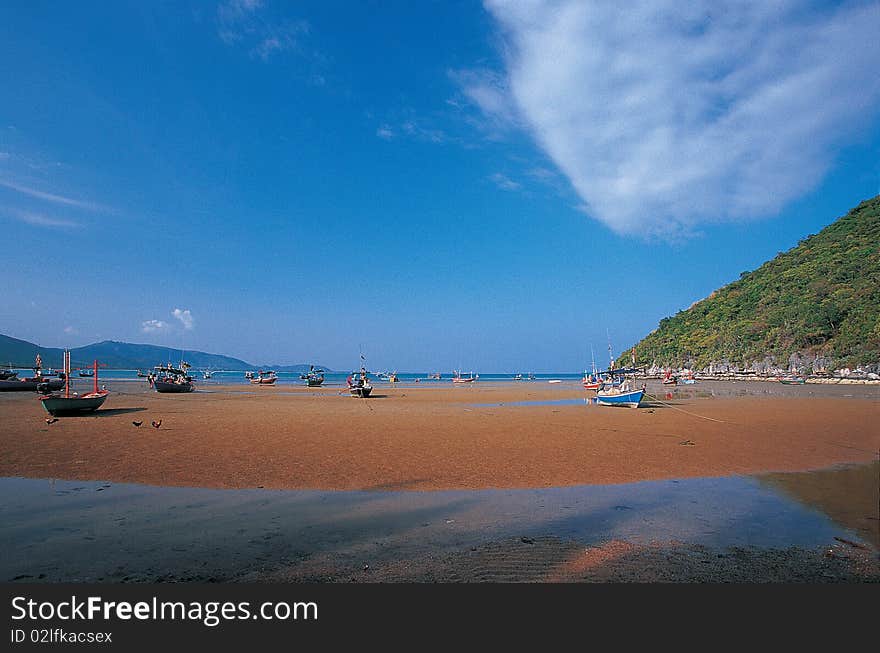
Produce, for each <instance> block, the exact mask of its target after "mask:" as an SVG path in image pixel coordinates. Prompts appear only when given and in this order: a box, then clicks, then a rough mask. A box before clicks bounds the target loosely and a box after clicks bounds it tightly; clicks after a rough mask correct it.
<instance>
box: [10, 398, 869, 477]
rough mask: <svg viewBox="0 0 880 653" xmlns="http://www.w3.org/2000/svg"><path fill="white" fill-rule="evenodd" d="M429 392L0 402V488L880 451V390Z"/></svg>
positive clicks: (480, 471) (689, 471) (830, 458)
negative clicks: (608, 400) (629, 402)
mask: <svg viewBox="0 0 880 653" xmlns="http://www.w3.org/2000/svg"><path fill="white" fill-rule="evenodd" d="M757 385H764V386H766V385H767V384H757ZM427 386H428V384H425V386H423V387H418V386H409V387H393V386H377V388H376V391H375V396H374V397H373V398H370V399H368V400H361V399H355V398H353V397H350V396H348V395H347V393H345V392H343V391H342V390H341V389H339V388H320V389H314V388H305V387H302V386H291V385H288V386H276V387H257V388H254V387H253V386H233V385H225V386H212V387H208V386H203V391H200V392H196V393H193V394H190V395H160V394H157V393H155V392H150V391H148V390H147V389H146V385H145V384H143V383H134V382H128V383H126V382H116V383H115V384H113V383H111V384H110V385H109V386H108V387H109V388H110V389H111V390H112V391H114V392H113V394H112V395H111V397H110V399H109V400H108V401H107V403H106V404H105V406H104V408H103V409H102V410H100V411H98V413H96V414H95V415H93V416H90V417H77V418H62V419H60V420H58V421H57V422H55V423H53V424H47V423H46V414H45V413H44V411H43V409H42V408H41V406H40V403H39V401H37V400H36V398H35V397H34V395H33V394H31V393H16V394H11V393H6V394H4V395H3V396H0V475H2V476H6V477H12V476H20V477H31V478H58V479H77V480H107V481H113V482H131V483H144V484H151V485H162V486H185V487H207V488H273V489H333V490H364V489H367V490H369V489H373V490H444V489H484V488H539V487H561V486H572V485H584V484H609V483H627V482H633V481H641V480H654V479H668V478H690V477H707V476H725V475H730V474H754V473H760V472H773V471H779V472H784V471H802V470H808V469H818V468H823V467H828V466H831V465H835V464H840V463H857V462H870V461H871V460H874V459H875V458H876V456H877V452H878V449H880V428H878V426H877V425H878V424H880V401H876V400H872V396H873V395H880V393H878V389H877V388H866V389H864V390H863V391H862V393H863V394H862V395H860V396H859V395H856V396H849V397H839V396H822V395H821V394H819V395H818V396H817V395H816V392H817V390H816V389H810V390H809V393H810V394H809V395H807V390H802V389H800V388H798V389H797V390H801V392H802V393H803V396H798V395H797V394H796V393H792V394H790V395H786V396H772V395H769V396H763V395H761V394H758V393H757V391H756V394H752V395H745V396H725V395H724V393H721V394H720V396H719V395H716V396H712V395H711V394H710V393H709V392H707V391H706V390H707V389H706V388H703V389H701V391H681V390H678V391H675V392H674V393H670V394H666V393H667V391H666V389H664V388H662V386H660V385H659V384H655V385H654V386H651V385H649V387H648V391H649V392H650V393H652V394H653V395H654V396H655V397H657V398H659V399H660V400H661V401H654V400H651V399H650V398H649V399H647V400H646V401H645V402H643V405H642V407H641V408H639V409H618V408H607V407H601V406H595V405H588V404H585V403H583V399H584V397H586V396H588V393H586V392H584V391H583V390H582V389H580V388H579V387H577V386H576V385H575V384H568V385H565V386H561V385H551V384H546V383H544V384H516V383H507V384H486V385H481V384H479V383H477V384H474V385H472V386H466V387H452V386H451V384H450V385H449V386H446V385H445V384H444V386H440V385H434V386H432V387H427ZM745 386H746V384H741V386H740V387H745ZM789 392H790V391H789ZM518 402H523V403H518ZM530 402H535V403H530ZM542 402H543V403H542ZM159 420H161V426H160V427H159V428H158V429H157V428H153V427H152V426H151V425H150V423H151V422H152V421H159ZM133 421H141V422H142V423H143V424H142V426H140V427H136V426H134V425H133V424H132V422H133Z"/></svg>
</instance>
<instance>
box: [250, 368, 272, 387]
mask: <svg viewBox="0 0 880 653" xmlns="http://www.w3.org/2000/svg"><path fill="white" fill-rule="evenodd" d="M277 380H278V375H277V374H275V372H274V371H273V370H266V371H265V372H264V371H263V370H260V371H259V372H257V375H256V376H255V377H253V378H252V379H251V383H253V384H254V385H275V381H277Z"/></svg>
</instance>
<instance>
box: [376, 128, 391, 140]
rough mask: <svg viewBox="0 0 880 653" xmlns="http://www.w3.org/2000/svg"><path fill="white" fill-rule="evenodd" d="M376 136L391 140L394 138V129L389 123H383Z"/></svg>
mask: <svg viewBox="0 0 880 653" xmlns="http://www.w3.org/2000/svg"><path fill="white" fill-rule="evenodd" d="M376 136H378V137H379V138H381V139H383V140H386V141H390V140H391V139H392V138H394V130H393V129H391V127H389V126H388V125H382V126H381V127H379V129H377V130H376Z"/></svg>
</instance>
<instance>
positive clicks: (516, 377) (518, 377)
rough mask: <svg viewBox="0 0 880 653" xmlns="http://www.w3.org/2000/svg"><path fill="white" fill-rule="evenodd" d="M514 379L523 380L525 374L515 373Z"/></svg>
mask: <svg viewBox="0 0 880 653" xmlns="http://www.w3.org/2000/svg"><path fill="white" fill-rule="evenodd" d="M513 380H514V381H522V380H523V375H522V374H516V375H514V377H513Z"/></svg>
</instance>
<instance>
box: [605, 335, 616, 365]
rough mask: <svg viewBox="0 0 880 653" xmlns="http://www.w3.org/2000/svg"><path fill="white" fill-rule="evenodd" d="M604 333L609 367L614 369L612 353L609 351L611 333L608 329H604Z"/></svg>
mask: <svg viewBox="0 0 880 653" xmlns="http://www.w3.org/2000/svg"><path fill="white" fill-rule="evenodd" d="M605 335H607V336H608V361H609V369H612V370H613V369H614V354H613V353H612V352H611V333H610V332H609V331H608V329H605Z"/></svg>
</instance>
